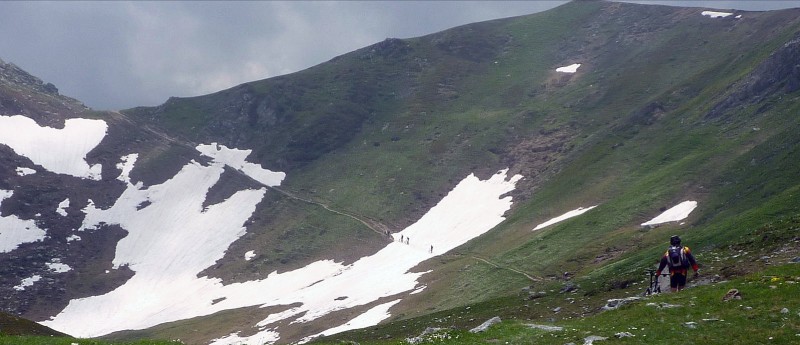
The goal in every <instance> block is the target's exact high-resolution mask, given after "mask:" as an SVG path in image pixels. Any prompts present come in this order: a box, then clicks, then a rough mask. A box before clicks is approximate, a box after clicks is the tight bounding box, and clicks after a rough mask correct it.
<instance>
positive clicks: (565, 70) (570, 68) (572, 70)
mask: <svg viewBox="0 0 800 345" xmlns="http://www.w3.org/2000/svg"><path fill="white" fill-rule="evenodd" d="M578 67H581V64H579V63H574V64H571V65H569V66H564V67H559V68H556V72H562V73H575V72H577V71H578Z"/></svg>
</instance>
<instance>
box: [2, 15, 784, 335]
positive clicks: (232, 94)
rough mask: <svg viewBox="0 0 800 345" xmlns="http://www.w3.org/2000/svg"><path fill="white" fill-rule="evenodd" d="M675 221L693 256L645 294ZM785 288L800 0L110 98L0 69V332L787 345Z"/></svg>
mask: <svg viewBox="0 0 800 345" xmlns="http://www.w3.org/2000/svg"><path fill="white" fill-rule="evenodd" d="M0 54H2V53H0ZM671 236H680V238H681V239H682V242H683V244H684V245H686V246H689V247H691V253H692V254H693V255H694V258H695V259H696V260H697V263H698V264H699V273H700V274H699V275H698V276H696V277H693V278H690V279H689V282H688V284H687V285H686V289H684V290H682V291H679V292H670V288H669V280H670V277H668V276H662V277H660V278H659V282H658V284H660V286H661V287H663V288H662V289H661V291H662V293H656V294H652V295H650V294H644V292H645V290H646V289H647V288H648V287H654V286H651V285H650V279H651V277H650V276H648V274H647V270H651V271H652V270H654V269H655V268H656V266H657V265H658V263H659V260H660V259H661V257H662V256H663V255H664V252H665V250H666V248H667V246H668V245H669V242H670V237H671ZM798 289H800V8H795V9H785V10H774V11H764V12H752V11H738V10H724V9H708V8H684V7H669V6H660V5H653V4H631V3H619V2H610V1H573V2H570V3H567V4H564V5H562V6H559V7H556V8H554V9H551V10H548V11H545V12H540V13H535V14H531V15H526V16H520V17H512V18H506V19H498V20H492V21H486V22H479V23H474V24H469V25H464V26H460V27H455V28H452V29H449V30H445V31H442V32H438V33H433V34H430V35H426V36H422V37H417V38H410V39H396V38H388V39H386V40H383V41H381V42H379V43H376V44H373V45H370V46H368V47H364V48H362V49H359V50H356V51H353V52H350V53H347V54H344V55H341V56H338V57H336V58H333V59H332V60H330V61H328V62H325V63H322V64H319V65H317V66H314V67H311V68H308V69H306V70H303V71H300V72H296V73H291V74H287V75H282V76H278V77H273V78H269V79H264V80H257V81H252V82H249V83H245V84H241V85H238V86H235V87H233V88H230V89H227V90H222V91H219V92H216V93H212V94H208V95H203V96H198V97H188V98H178V97H172V98H170V99H169V100H167V101H166V102H165V103H164V104H162V105H159V106H155V107H136V108H132V109H127V110H122V111H119V112H112V111H96V110H93V109H90V108H88V107H86V106H85V105H83V104H82V103H81V102H80V101H79V100H75V99H72V98H69V97H66V96H63V95H60V94H59V91H58V89H57V88H56V86H54V85H53V84H50V83H46V82H44V81H42V80H40V79H39V78H37V77H35V76H32V75H30V74H28V73H27V72H25V71H23V70H22V69H20V68H19V67H17V66H16V65H14V64H13V62H3V61H0V307H1V308H2V309H0V311H2V312H1V313H0V343H2V344H65V345H72V344H180V343H183V344H216V345H221V344H288V343H313V344H344V343H346V344H491V343H499V344H568V343H572V344H581V343H583V344H592V343H596V344H643V343H658V344H666V343H679V342H684V343H686V342H688V343H697V344H767V343H775V344H790V343H796V342H800V290H798Z"/></svg>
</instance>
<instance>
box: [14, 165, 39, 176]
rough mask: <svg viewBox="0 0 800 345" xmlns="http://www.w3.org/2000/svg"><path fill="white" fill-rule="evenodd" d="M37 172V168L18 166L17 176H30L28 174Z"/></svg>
mask: <svg viewBox="0 0 800 345" xmlns="http://www.w3.org/2000/svg"><path fill="white" fill-rule="evenodd" d="M35 173H36V170H33V169H31V168H25V167H18V168H17V176H28V175H33V174H35Z"/></svg>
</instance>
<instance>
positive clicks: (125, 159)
mask: <svg viewBox="0 0 800 345" xmlns="http://www.w3.org/2000/svg"><path fill="white" fill-rule="evenodd" d="M138 158H139V154H138V153H131V154H129V155H127V156H122V158H120V162H119V163H117V169H119V170H120V174H119V176H117V180H120V181H122V182H125V183H128V184H130V183H131V176H130V175H131V170H133V166H134V164H136V159H138Z"/></svg>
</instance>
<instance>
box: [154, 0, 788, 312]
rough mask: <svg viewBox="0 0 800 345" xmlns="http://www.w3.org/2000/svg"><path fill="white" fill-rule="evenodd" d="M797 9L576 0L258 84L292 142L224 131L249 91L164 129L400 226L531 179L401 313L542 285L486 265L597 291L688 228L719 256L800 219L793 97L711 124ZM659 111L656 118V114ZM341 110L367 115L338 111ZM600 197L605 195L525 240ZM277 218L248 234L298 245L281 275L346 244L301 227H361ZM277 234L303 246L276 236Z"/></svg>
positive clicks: (624, 278)
mask: <svg viewBox="0 0 800 345" xmlns="http://www.w3.org/2000/svg"><path fill="white" fill-rule="evenodd" d="M793 13H796V12H793ZM794 17H796V16H794V15H793V14H792V13H786V12H785V13H770V14H746V17H745V19H743V20H741V21H738V22H735V21H731V20H711V19H709V18H707V17H702V16H700V15H699V14H698V13H697V11H696V10H676V9H669V8H665V7H659V6H638V5H629V4H604V3H597V2H588V3H584V2H581V3H572V4H568V5H566V6H562V7H559V8H557V9H554V10H552V11H548V12H544V13H540V14H536V15H532V16H528V17H520V18H515V19H511V20H505V21H495V22H490V23H484V24H481V25H476V26H468V27H462V28H457V29H454V30H450V31H447V32H443V33H440V34H436V35H432V36H428V37H423V38H418V39H411V40H405V41H403V42H402V43H403V44H399V43H397V42H394V43H392V42H389V43H386V45H385V46H375V47H370V48H366V49H364V50H361V51H358V52H354V53H352V54H348V55H346V56H343V57H340V58H337V59H335V60H334V61H332V62H330V63H328V64H324V65H321V66H317V67H314V68H312V69H309V70H307V71H304V72H301V73H298V74H296V75H293V76H291V77H290V76H287V77H282V78H276V79H270V80H266V81H261V82H255V83H251V84H250V85H248V86H247V88H249V89H248V90H250V91H252V92H253V94H255V97H256V98H258V97H264V98H268V97H272V98H273V101H272V103H269V104H273V105H275V104H277V105H278V106H280V107H281V108H282V110H281V109H277V108H276V111H277V110H281V111H283V114H284V115H285V118H284V120H285V121H286V122H284V125H285V127H281V126H282V125H281V123H282V122H281V121H282V120H281V115H280V114H278V115H276V118H277V120H276V123H277V125H275V128H278V129H279V130H286V129H287V128H288V130H287V131H288V132H287V133H278V132H276V131H275V130H274V129H270V128H271V127H270V128H268V126H267V127H258V126H255V125H254V126H255V127H245V129H244V130H246V131H254V130H256V129H258V130H267V131H268V132H266V133H265V134H261V135H260V136H255V135H253V136H247V135H245V136H242V137H238V138H234V137H230V136H228V133H227V132H225V125H230V123H227V122H225V121H222V120H215V119H214V116H216V115H215V114H214V113H213V111H215V110H214V109H218V108H215V107H216V106H218V103H220V102H223V99H225V97H226V96H227V95H229V94H235V93H236V92H238V91H237V90H228V91H226V92H222V93H219V94H216V95H212V96H209V97H207V98H205V99H202V100H200V99H183V100H175V101H174V103H173V104H169V106H168V107H167V108H169V107H172V108H170V109H173V110H169V109H168V111H167V113H166V115H164V116H165V120H164V122H162V123H161V125H162V126H165V127H167V128H171V129H174V130H177V131H178V132H179V133H180V132H181V131H183V130H184V129H186V131H183V135H184V136H187V137H190V138H194V139H193V140H200V139H202V138H200V137H199V136H200V135H201V134H204V135H208V136H209V137H212V138H218V139H222V140H223V142H224V140H228V141H231V142H232V143H236V142H240V143H242V145H241V146H242V147H247V145H248V144H250V145H252V144H256V143H260V145H262V146H256V145H254V146H250V147H256V149H255V154H256V156H258V157H259V158H261V159H264V161H265V162H267V163H269V162H272V161H278V162H285V166H286V167H287V168H289V169H294V170H290V171H289V177H288V179H287V181H286V182H285V184H284V188H286V189H288V190H291V191H293V192H296V193H298V194H301V195H303V196H304V197H307V198H311V199H314V200H317V201H320V202H324V203H326V204H329V205H331V206H333V207H335V208H337V209H340V210H345V211H348V212H351V213H354V214H359V215H363V216H364V217H368V218H371V219H375V220H377V221H380V222H383V223H385V224H387V225H389V226H390V227H391V228H393V229H399V228H401V227H402V226H404V225H407V224H408V223H410V222H413V221H414V220H415V219H416V217H418V216H419V215H421V213H422V212H424V210H426V209H427V208H428V207H429V206H430V205H432V204H433V203H435V202H436V201H437V200H438V199H439V198H440V197H441V195H442V194H443V193H445V192H446V191H447V190H448V189H449V188H450V186H452V185H453V184H454V183H455V182H457V181H458V180H460V179H461V178H463V177H464V176H465V175H466V174H467V173H469V172H472V171H477V172H478V173H479V174H486V173H492V172H494V171H495V170H497V169H502V168H505V167H509V166H510V167H511V168H512V171H517V172H520V173H523V174H524V175H525V176H526V182H523V183H522V188H523V189H524V190H523V191H521V192H519V193H517V194H514V196H515V198H517V200H518V204H517V205H516V206H515V209H514V211H513V212H512V213H510V214H509V217H508V220H507V221H506V222H505V223H504V224H503V225H501V226H500V227H499V228H498V229H496V230H495V231H493V232H491V233H489V234H487V235H485V236H483V237H481V238H479V239H477V240H475V241H473V242H472V243H470V244H468V245H466V246H464V247H463V248H460V249H459V250H457V251H455V252H454V253H451V254H448V255H446V256H443V257H441V258H438V259H436V260H434V261H432V262H429V263H427V264H426V265H425V266H426V267H423V268H420V269H427V268H431V267H433V268H436V270H437V276H436V277H426V279H428V281H427V282H426V283H427V284H429V286H430V287H431V288H429V289H426V291H425V292H423V293H421V294H418V295H415V296H414V297H412V298H410V299H408V300H407V301H405V302H403V304H401V305H400V308H399V311H398V312H397V313H396V314H395V317H394V318H393V320H398V319H404V318H407V317H411V316H417V315H422V314H425V313H428V312H439V311H443V310H448V309H450V308H454V307H459V306H463V305H466V304H469V303H475V302H476V301H484V300H492V299H493V298H495V297H497V296H508V295H509V294H511V295H513V294H515V293H516V292H517V291H518V290H519V289H520V287H522V286H526V285H528V284H530V282H529V281H528V280H527V278H525V277H523V276H521V275H520V274H519V273H516V272H514V271H511V270H507V269H497V268H496V267H493V266H492V265H490V264H488V263H486V262H484V261H481V260H479V259H480V258H485V259H489V260H490V261H491V262H494V263H496V264H498V265H500V266H501V267H507V268H514V269H516V270H519V271H524V272H528V273H530V274H532V275H536V276H542V277H547V278H548V279H547V280H545V282H544V283H536V284H534V286H538V285H541V286H545V287H546V286H550V285H553V286H558V285H559V284H562V283H563V281H561V280H559V279H560V278H561V276H562V273H563V272H565V271H569V272H571V273H572V274H573V275H575V276H577V277H579V278H578V279H577V281H579V282H580V284H581V285H582V286H583V288H582V289H583V291H584V293H586V294H587V295H594V294H600V295H602V294H604V293H606V292H607V290H609V289H612V291H613V289H614V288H620V287H623V286H626V285H629V284H630V283H632V282H634V281H638V279H639V272H640V271H641V269H643V268H645V267H648V266H650V265H651V264H652V263H653V262H654V261H655V258H657V257H658V255H659V253H660V251H661V250H663V242H664V239H665V238H668V236H669V235H671V234H673V233H677V234H681V235H683V236H684V238H685V240H686V242H687V243H691V245H692V247H694V248H697V249H698V251H705V250H711V249H713V248H720V247H722V246H724V245H726V244H728V243H730V241H732V240H734V239H736V238H740V237H741V236H743V235H746V234H749V233H752V232H753V231H755V230H756V229H759V228H760V227H762V226H764V224H768V223H769V222H771V221H774V220H775V219H776V218H778V217H785V216H791V215H794V214H797V211H798V210H797V207H798V205H800V202H798V200H797V197H796V196H795V195H798V194H797V193H796V191H797V188H798V187H797V181H796V180H795V179H794V178H793V176H796V175H797V172H798V167H797V165H796V162H798V161H800V160H798V158H800V157H797V154H798V153H797V150H796V147H797V143H796V141H795V139H793V137H794V135H792V134H793V133H797V128H798V123H797V118H796V117H792V116H788V115H787V114H791V113H796V111H797V110H798V109H797V106H796V105H795V104H797V102H794V101H793V100H794V98H795V97H796V95H786V96H783V98H780V97H781V96H780V95H775V97H774V99H772V100H771V102H773V103H774V104H773V107H772V108H771V109H770V110H768V111H766V112H758V107H742V108H740V109H736V110H735V111H734V113H733V115H732V116H730V117H728V118H725V119H717V120H707V119H706V118H705V117H704V116H705V114H706V113H707V112H708V111H709V110H710V109H711V108H712V107H713V106H714V104H716V102H719V101H720V100H722V98H723V97H724V95H725V94H726V93H727V92H729V91H728V90H727V88H728V87H729V85H731V83H733V82H734V81H736V80H738V79H740V78H742V77H743V76H745V75H746V74H747V73H749V72H750V71H752V69H753V68H754V66H756V65H757V64H758V63H759V62H760V61H762V60H763V59H764V58H765V57H766V56H767V55H768V54H769V53H770V52H772V51H773V50H774V49H776V48H777V47H779V46H781V45H782V44H783V43H784V42H786V41H787V40H788V39H789V38H790V37H791V36H792V34H793V33H794V32H796V28H797V23H796V20H793V19H792V18H794ZM775 23H784V24H782V26H780V25H779V26H775ZM370 49H372V50H370ZM721 52H722V53H721ZM384 53H385V54H384ZM367 61H368V62H369V63H366V62H367ZM495 62H496V63H495ZM573 62H583V63H584V66H583V67H582V69H580V70H579V73H577V74H576V75H574V76H572V77H565V76H562V75H558V74H555V73H553V72H552V70H553V69H554V68H555V67H558V66H563V65H567V64H570V63H573ZM409 76H410V77H409ZM312 80H314V81H316V82H318V83H312V82H311V81H312ZM378 82H379V83H378ZM368 85H377V86H375V87H374V89H369V88H368ZM398 95H403V96H402V97H401V96H398ZM364 97H365V98H364ZM342 99H344V100H346V102H341V100H342ZM327 104H333V105H332V107H333V108H330V109H329V108H326V107H325V105H327ZM651 104H655V105H657V107H656V108H658V109H659V110H658V111H645V110H646V109H647V108H648V105H651ZM276 107H277V106H276ZM348 107H356V108H354V109H350V108H348ZM175 109H177V110H175ZM186 109H189V110H190V111H189V110H186ZM287 109H291V111H289V110H287ZM337 109H339V110H341V109H350V110H349V111H344V113H351V114H356V115H357V116H356V118H355V119H353V118H350V117H347V118H340V117H336V116H333V115H332V114H334V113H336V112H337ZM178 110H180V111H178ZM192 114H195V115H192ZM286 114H290V115H286ZM319 114H327V115H325V116H322V117H319V116H318V115H319ZM186 116H190V117H192V119H191V121H192V123H194V125H193V126H195V127H196V126H200V127H202V126H206V128H205V129H202V130H199V131H197V130H194V129H188V128H187V127H182V126H183V124H184V122H182V121H183V120H181V119H182V117H186ZM231 116H232V117H233V119H236V118H235V116H234V115H231ZM233 119H229V120H230V121H233ZM244 120H245V121H246V120H247V119H244ZM261 120H262V119H261V118H258V119H256V120H254V121H255V122H256V123H258V121H261ZM215 121H216V122H215ZM209 124H211V125H209ZM331 124H336V125H335V126H333V127H330V126H329V125H331ZM337 126H343V127H337ZM173 127H174V128H173ZM754 127H758V128H759V130H758V131H754V130H752V128H754ZM320 128H327V129H330V128H336V129H337V131H341V130H349V131H351V133H350V134H348V136H341V135H332V136H331V135H328V136H325V137H324V138H323V139H325V140H323V141H325V142H327V143H328V144H329V145H328V146H325V145H323V146H317V145H315V144H314V143H313V142H312V141H311V140H308V138H315V137H317V136H318V135H320V133H321V132H320ZM214 131H218V132H214ZM337 131H331V132H337ZM220 133H221V134H220ZM548 133H563V134H564V137H563V138H561V139H555V138H554V135H552V134H548ZM193 135H196V136H197V137H192V136H193ZM290 138H294V139H290ZM540 139H541V140H542V141H544V142H545V144H553V143H555V144H558V145H559V147H562V148H563V149H559V150H550V151H547V155H546V156H542V157H541V159H542V160H543V161H546V163H541V164H539V163H531V162H525V161H523V160H521V158H524V156H525V154H524V153H523V154H517V153H515V151H514V149H515V148H517V147H521V146H518V145H519V143H522V142H534V143H536V142H537V140H540ZM298 143H300V144H303V145H305V146H302V145H301V146H298V145H300V144H298ZM309 145H311V146H309ZM299 147H305V148H309V147H310V148H311V149H312V151H313V154H312V155H311V156H307V157H302V156H298V153H297V151H296V150H295V149H297V148H299ZM529 154H533V153H530V152H529ZM311 158H313V159H311ZM752 162H755V163H752ZM270 164H271V163H270ZM267 165H269V164H267ZM525 183H527V184H525ZM684 200H698V201H699V202H700V207H699V208H698V209H697V210H696V211H695V212H694V213H693V214H692V217H691V218H690V219H689V220H688V222H687V224H686V225H683V226H678V225H667V226H663V227H660V228H657V229H653V230H649V231H648V230H643V229H640V228H639V227H638V224H640V223H642V222H644V221H646V220H648V219H650V218H652V217H653V216H655V215H657V214H658V213H659V209H663V208H667V207H671V206H673V205H675V204H677V203H678V202H681V201H684ZM277 202H281V201H277ZM286 202H288V201H286ZM287 205H289V204H287ZM287 205H284V206H287ZM591 205H599V206H598V207H597V208H596V209H595V210H592V211H591V212H589V213H587V214H585V215H583V216H581V217H579V218H576V219H574V220H570V221H567V222H564V223H562V224H558V225H556V226H552V227H550V228H547V229H543V230H541V231H538V232H536V233H533V232H531V231H530V229H532V228H533V227H534V226H535V225H536V224H538V223H541V222H544V221H545V220H547V219H549V218H551V217H555V216H558V215H560V214H562V213H564V212H566V211H569V210H572V209H575V208H577V207H580V206H583V207H586V206H591ZM309 207H310V208H313V207H311V206H309ZM291 217H297V218H291ZM262 218H267V219H271V220H270V221H269V222H265V223H261V224H260V225H261V226H264V227H265V228H266V227H267V225H275V224H294V225H292V226H290V227H288V230H280V228H279V229H278V230H271V231H272V232H273V234H272V235H268V234H264V235H256V237H255V238H254V239H251V241H260V242H263V243H267V244H266V245H265V247H264V251H265V252H270V251H274V250H275V249H276V248H277V249H281V248H280V247H281V246H289V247H291V249H290V250H289V251H290V252H292V253H294V254H293V255H296V256H298V257H299V258H300V259H296V258H295V259H293V260H294V261H293V262H289V264H288V265H286V266H281V267H286V268H290V267H295V266H298V265H301V264H303V263H304V262H308V261H312V260H315V259H316V258H318V257H326V256H328V257H330V256H335V255H337V254H335V253H334V252H333V251H331V250H328V249H326V248H331V246H330V244H331V243H332V242H335V241H336V236H321V237H319V236H311V235H310V234H311V232H305V231H302V229H309V228H310V229H314V231H315V233H318V231H319V229H320V228H336V227H341V228H348V227H351V225H344V226H342V225H339V224H340V223H338V220H335V218H330V220H329V221H326V220H324V219H325V218H324V217H322V216H320V217H318V218H316V219H318V220H316V221H315V222H317V221H318V222H319V223H318V224H315V225H310V226H309V224H307V223H308V222H309V221H307V220H304V219H302V216H300V215H291V214H280V215H274V214H267V213H265V214H263V215H262ZM358 226H359V225H358V224H355V227H358ZM350 229H351V230H347V229H343V230H342V231H345V232H346V231H355V233H359V232H361V233H363V234H365V235H364V236H366V237H369V236H372V235H371V234H370V233H369V231H368V230H366V229H361V230H352V228H350ZM295 230H301V231H295ZM289 233H292V234H294V236H288V235H287V234H289ZM281 236H283V237H287V238H288V237H291V238H292V240H293V241H295V243H299V242H305V243H308V245H307V246H305V247H303V248H301V247H298V246H295V245H292V244H290V242H283V243H281V241H272V239H276V238H280V237H281ZM356 237H358V236H356ZM298 241H299V242H298ZM273 243H277V244H273ZM374 244H375V245H378V244H379V242H374ZM298 251H299V253H298ZM237 253H238V251H237ZM264 260H266V261H258V260H255V261H254V262H253V265H262V266H261V267H262V268H263V267H266V268H267V269H271V268H272V267H274V266H271V265H274V264H270V263H269V260H272V261H273V262H275V261H279V260H280V258H278V257H274V258H265V259H264ZM292 264H293V265H294V266H292ZM513 300H516V299H513ZM503 303H506V302H497V301H495V302H494V304H492V305H496V306H502V305H503ZM508 304H509V308H511V309H513V307H511V306H513V305H514V304H513V303H510V302H508Z"/></svg>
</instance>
